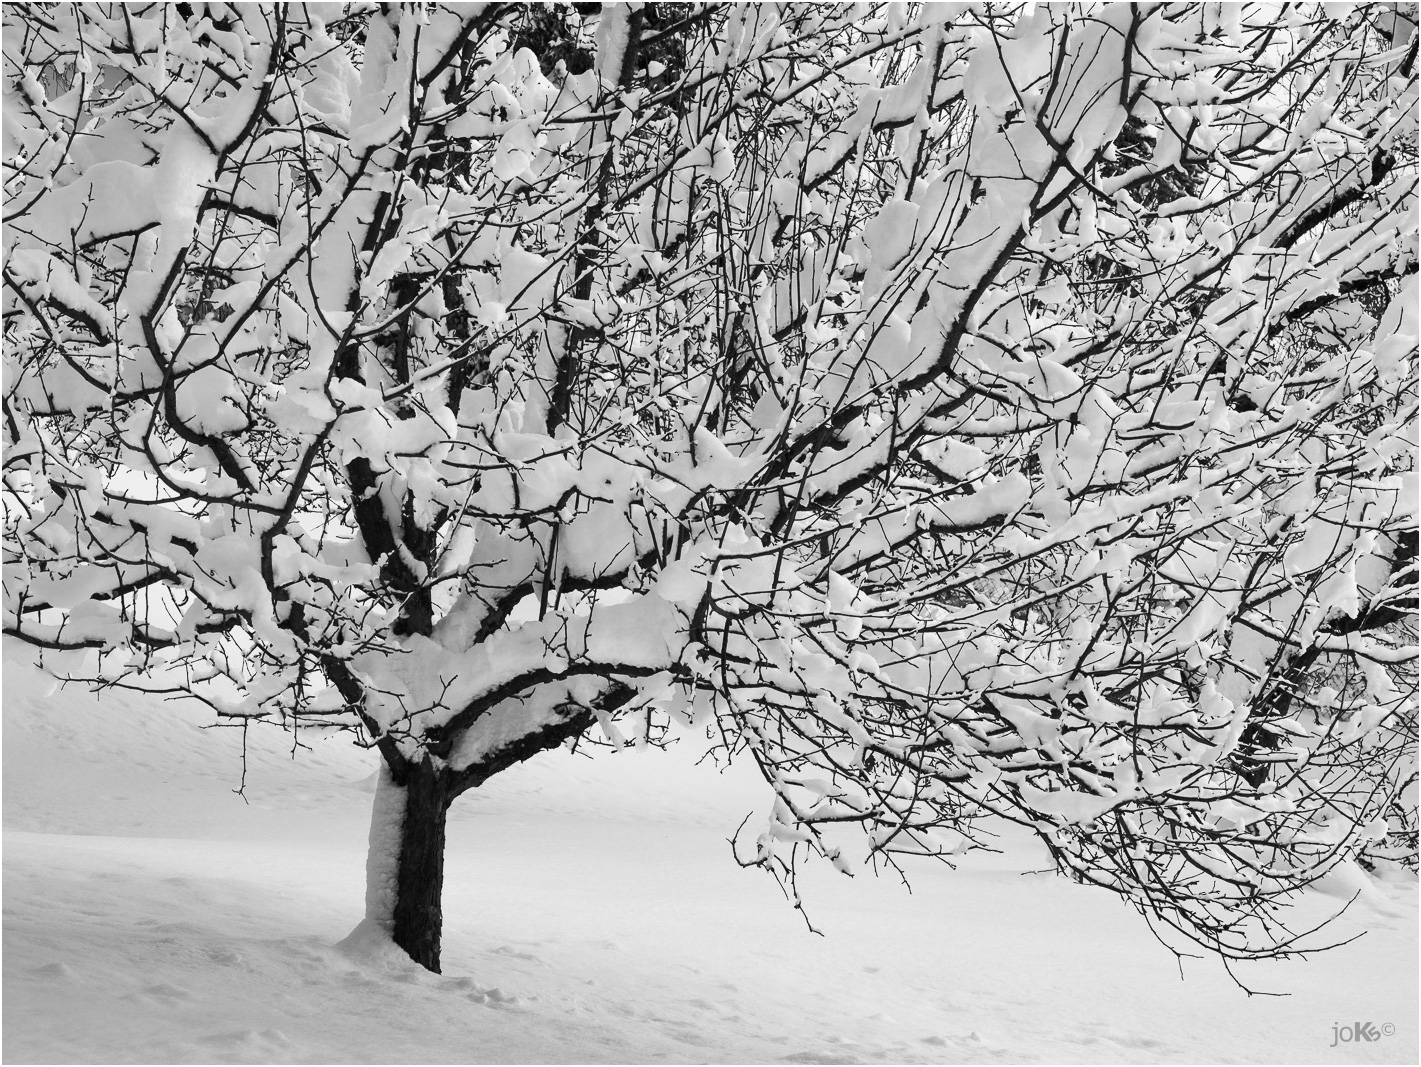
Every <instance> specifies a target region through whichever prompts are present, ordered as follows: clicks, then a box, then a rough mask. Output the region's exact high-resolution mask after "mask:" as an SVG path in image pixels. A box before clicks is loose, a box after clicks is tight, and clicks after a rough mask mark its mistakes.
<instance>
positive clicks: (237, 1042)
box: [198, 1030, 291, 1052]
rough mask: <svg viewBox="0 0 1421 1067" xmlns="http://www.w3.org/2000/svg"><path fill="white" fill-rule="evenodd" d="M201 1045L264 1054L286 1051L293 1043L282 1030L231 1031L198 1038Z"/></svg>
mask: <svg viewBox="0 0 1421 1067" xmlns="http://www.w3.org/2000/svg"><path fill="white" fill-rule="evenodd" d="M198 1041H199V1043H201V1044H203V1045H206V1046H208V1047H209V1048H214V1049H223V1050H227V1051H232V1052H236V1051H245V1050H252V1051H257V1052H264V1051H267V1050H268V1049H284V1048H289V1047H290V1046H291V1041H290V1040H289V1039H288V1038H287V1036H286V1035H285V1034H283V1033H282V1032H281V1031H280V1030H231V1031H228V1032H227V1033H225V1034H208V1035H207V1036H206V1037H200V1038H198Z"/></svg>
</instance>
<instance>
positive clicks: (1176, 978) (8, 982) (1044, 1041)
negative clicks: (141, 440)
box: [3, 643, 1417, 1063]
mask: <svg viewBox="0 0 1421 1067" xmlns="http://www.w3.org/2000/svg"><path fill="white" fill-rule="evenodd" d="M29 658H30V653H29V651H28V650H27V649H24V648H23V647H19V646H16V645H12V644H9V643H7V644H6V648H5V660H4V680H3V685H4V717H5V723H4V818H5V838H4V848H5V874H4V904H5V929H4V1006H5V1013H4V1049H3V1053H4V1059H5V1061H6V1062H8V1063H43V1062H51V1063H52V1062H63V1063H74V1062H100V1063H103V1062H118V1063H169V1062H203V1063H216V1062H240V1063H263V1062H276V1063H341V1062H351V1063H361V1062H368V1063H586V1062H593V1063H598V1062H622V1063H663V1062H665V1063H673V1062H674V1063H685V1062H689V1063H726V1062H730V1063H858V1062H863V1063H915V1062H931V1063H999V1062H1007V1063H1020V1062H1046V1063H1052V1062H1056V1063H1189V1062H1193V1063H1230V1062H1238V1063H1243V1062H1265V1063H1351V1062H1364V1063H1415V1062H1416V1059H1417V1030H1416V1002H1417V952H1416V936H1417V907H1416V886H1415V884H1414V883H1388V884H1378V883H1376V882H1373V881H1370V880H1367V879H1365V876H1361V875H1360V874H1359V873H1357V875H1356V877H1358V878H1361V879H1362V881H1361V882H1359V883H1358V884H1356V885H1354V884H1351V883H1349V882H1348V881H1347V879H1346V878H1339V879H1335V880H1334V881H1335V884H1329V885H1327V886H1324V887H1323V889H1324V890H1326V892H1319V893H1317V894H1315V899H1314V900H1313V901H1311V902H1309V904H1308V905H1306V906H1309V907H1311V906H1312V905H1315V908H1314V909H1313V910H1315V911H1317V912H1321V911H1322V910H1323V909H1324V908H1325V907H1327V906H1330V905H1335V904H1336V902H1337V898H1338V897H1339V896H1342V897H1347V896H1351V895H1352V894H1353V893H1355V892H1357V890H1358V888H1361V889H1362V895H1361V897H1360V898H1359V900H1358V901H1357V903H1356V904H1355V905H1354V906H1353V908H1352V910H1351V911H1350V912H1349V914H1348V916H1347V917H1346V918H1345V919H1344V924H1345V925H1344V926H1343V927H1341V928H1340V932H1342V933H1354V932H1358V931H1362V930H1365V931H1366V933H1365V936H1363V937H1362V938H1361V939H1360V940H1359V941H1357V942H1355V943H1353V944H1351V945H1348V946H1346V947H1343V948H1341V949H1338V950H1337V951H1335V952H1333V953H1329V954H1327V955H1324V956H1321V957H1318V958H1315V959H1313V960H1312V961H1311V962H1305V963H1304V962H1279V963H1268V964H1259V965H1251V966H1246V967H1243V968H1241V969H1240V974H1241V976H1242V977H1243V978H1244V979H1245V981H1247V982H1249V983H1250V984H1252V985H1253V986H1254V987H1255V988H1259V989H1264V990H1269V991H1275V992H1281V991H1289V992H1290V993H1291V994H1292V995H1291V996H1287V997H1253V998H1249V997H1247V996H1246V995H1245V994H1244V993H1243V992H1241V991H1240V990H1239V989H1238V988H1237V987H1236V986H1235V985H1234V984H1233V983H1232V982H1230V980H1229V979H1228V977H1227V976H1226V975H1225V973H1224V971H1223V969H1222V968H1221V967H1220V966H1219V965H1218V964H1217V963H1215V962H1212V961H1203V960H1198V961H1186V962H1185V964H1184V978H1183V980H1181V978H1180V974H1179V971H1178V970H1177V968H1176V966H1175V963H1174V960H1173V958H1172V957H1171V956H1170V955H1169V954H1168V953H1167V952H1165V951H1164V949H1162V948H1161V947H1160V946H1159V945H1158V944H1157V943H1156V942H1155V941H1154V940H1153V939H1152V938H1151V937H1150V935H1149V933H1148V931H1147V930H1146V928H1145V926H1144V924H1143V922H1142V921H1141V920H1140V919H1139V918H1138V917H1137V916H1135V915H1134V914H1133V913H1132V912H1130V911H1129V910H1128V909H1127V908H1126V907H1125V906H1124V905H1122V904H1120V903H1119V902H1118V901H1117V900H1115V899H1114V898H1113V897H1110V896H1109V895H1107V894H1104V893H1102V892H1099V891H1096V890H1091V889H1087V888H1084V887H1081V886H1077V885H1074V884H1072V883H1070V882H1068V881H1066V880H1064V879H1061V878H1059V877H1056V876H1054V875H1049V874H1029V873H1028V874H1024V873H1023V872H1025V871H1030V870H1032V869H1034V868H1042V867H1044V866H1045V865H1046V864H1045V858H1044V854H1043V853H1042V852H1041V851H1040V850H1039V849H1036V848H1034V847H1032V846H1031V845H1030V844H1029V843H1027V842H1023V841H1021V840H1019V839H1016V838H1011V839H1009V842H1008V843H1009V844H1011V845H1012V848H1011V849H1010V850H1009V851H1008V852H1007V853H1006V854H1005V855H1003V856H977V857H971V858H968V859H967V860H966V861H964V862H962V863H961V864H960V865H959V868H958V869H957V870H956V871H951V870H948V869H946V868H940V867H937V866H930V865H929V866H924V867H923V868H922V869H920V870H918V871H917V872H916V874H915V876H914V879H913V882H914V892H913V893H912V895H909V894H908V893H906V892H905V891H904V890H903V889H902V888H901V886H899V885H897V884H896V883H895V882H893V881H891V880H888V879H882V880H878V881H874V880H871V879H868V878H863V877H860V878H857V879H853V880H850V879H846V878H843V877H840V876H838V875H835V874H833V873H832V872H831V871H829V870H828V869H827V867H826V868H825V869H824V870H823V871H818V872H811V877H809V878H807V879H806V881H805V889H806V890H807V892H806V897H807V899H808V901H809V905H810V908H811V912H812V915H813V917H814V919H815V922H816V923H817V924H818V925H819V926H820V927H821V928H822V929H823V930H824V931H825V933H826V934H827V936H826V937H822V938H820V937H815V936H813V935H812V934H810V933H808V932H807V931H806V929H805V927H804V924H803V922H802V921H801V920H800V918H799V916H798V915H796V913H795V912H794V911H793V910H792V909H791V908H790V907H789V906H788V905H787V904H786V903H785V902H784V901H783V899H782V898H781V897H780V896H779V894H778V891H777V889H776V888H775V886H774V884H773V882H772V881H771V880H770V879H768V878H766V877H765V876H764V875H763V874H761V873H759V872H756V871H742V870H740V869H739V868H737V867H736V866H735V864H734V863H733V862H732V861H731V858H730V856H729V854H728V853H729V849H728V847H727V845H726V843H725V838H726V837H728V836H730V834H731V833H732V832H733V831H734V829H735V827H736V825H737V824H738V823H739V822H740V820H741V818H742V817H743V816H744V815H745V814H746V813H747V812H749V811H750V810H751V809H752V808H757V807H761V806H763V804H764V802H765V798H764V796H763V795H762V794H763V792H764V790H763V787H761V788H760V789H757V788H756V785H755V783H754V782H752V781H750V780H748V779H747V778H745V777H744V776H743V775H740V774H728V775H717V774H716V773H715V772H714V770H712V769H710V768H708V767H705V766H699V767H698V766H694V765H693V764H692V762H691V760H690V759H689V758H688V757H687V755H686V754H685V753H684V752H683V753H674V752H673V753H671V754H659V753H656V752H643V753H638V752H632V751H625V752H617V753H611V754H603V755H601V756H599V757H598V758H597V759H595V760H587V759H583V758H581V757H577V756H572V755H569V754H566V753H563V752H558V753H552V754H549V755H547V756H545V757H542V758H540V759H538V760H536V761H534V762H533V763H531V764H525V765H523V766H522V767H519V768H516V769H515V770H513V771H509V772H507V773H506V774H504V775H501V776H500V777H498V778H497V779H495V780H494V781H492V782H491V783H489V785H488V786H486V787H485V788H483V789H480V790H477V791H475V792H472V793H469V794H467V795H465V796H464V797H463V798H461V799H460V800H459V801H457V802H456V803H455V805H454V808H453V809H452V812H451V819H450V848H449V856H448V883H447V885H446V888H445V916H446V926H445V942H444V970H445V973H444V974H443V975H433V974H429V973H426V972H424V971H421V970H420V969H418V968H417V967H415V966H414V965H413V964H411V963H410V962H409V961H408V960H405V959H404V958H403V957H402V956H400V955H399V953H398V952H397V951H395V950H388V951H382V949H381V944H380V942H379V941H378V939H376V938H373V937H370V936H360V935H358V934H357V936H352V937H349V938H348V939H347V935H349V934H351V931H352V929H353V928H354V927H355V926H356V924H357V922H358V921H359V920H360V918H361V916H362V914H363V913H364V907H363V894H364V891H365V878H364V867H365V846H366V840H367V836H368V833H369V816H370V805H371V801H372V799H373V796H374V785H375V762H374V760H373V758H372V757H371V756H370V755H369V754H367V753H363V752H361V751H359V750H357V749H356V748H354V747H353V746H352V745H351V744H350V743H349V741H348V740H346V739H343V738H340V737H333V738H330V739H326V740H318V739H312V740H311V742H310V749H309V750H308V751H303V752H301V753H300V754H299V757H298V758H297V759H296V760H295V761H294V762H293V761H292V760H291V759H290V758H289V754H290V739H289V738H288V737H285V736H283V735H281V734H279V733H277V732H276V731H258V730H254V731H252V732H251V734H250V736H249V737H248V755H249V761H248V774H247V782H246V792H247V797H248V799H249V801H250V803H246V804H244V803H243V801H242V800H241V798H239V797H238V796H236V795H234V794H233V793H232V792H231V790H232V789H233V788H235V787H236V786H238V785H239V784H240V780H241V766H240V760H239V755H240V752H241V745H242V738H241V733H240V731H238V730H207V731H204V730H201V729H199V724H200V723H201V722H203V721H206V720H204V719H203V718H202V716H201V713H196V714H192V713H185V712H184V711H183V710H182V709H181V708H180V707H178V706H177V705H174V704H171V703H163V702H160V701H157V700H154V699H147V698H142V697H137V696H134V695H132V694H121V693H109V694H105V695H104V696H103V697H102V698H101V699H96V698H94V697H93V696H91V695H89V694H87V693H85V692H81V691H75V690H73V689H70V690H59V691H57V692H55V693H53V694H52V695H49V696H45V695H43V694H45V693H46V692H47V691H48V690H49V688H50V684H49V683H48V682H47V680H46V679H44V678H43V677H41V676H39V675H38V674H37V673H36V672H35V671H34V670H33V669H32V668H30V667H29V666H28V665H27V662H28V659H29ZM682 747H683V748H684V747H685V746H684V745H683V746H682ZM1329 894H1331V895H1329ZM367 933H368V932H367ZM342 939H346V940H345V941H344V943H341V942H342ZM385 944H386V945H387V944H388V943H385ZM1359 1021H1360V1022H1363V1023H1366V1022H1371V1023H1374V1024H1376V1025H1377V1026H1378V1027H1381V1026H1382V1025H1383V1024H1390V1025H1391V1026H1392V1027H1394V1028H1395V1029H1394V1032H1393V1033H1391V1034H1389V1035H1384V1036H1381V1037H1379V1038H1378V1039H1377V1040H1375V1041H1371V1042H1365V1043H1360V1044H1359V1043H1356V1042H1352V1043H1347V1044H1338V1045H1336V1047H1333V1042H1334V1040H1335V1037H1334V1024H1339V1025H1341V1026H1350V1025H1352V1024H1354V1023H1356V1022H1359Z"/></svg>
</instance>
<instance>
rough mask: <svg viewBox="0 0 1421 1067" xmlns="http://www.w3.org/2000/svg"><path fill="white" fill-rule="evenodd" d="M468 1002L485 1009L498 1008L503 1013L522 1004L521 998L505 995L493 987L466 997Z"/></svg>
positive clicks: (510, 994)
mask: <svg viewBox="0 0 1421 1067" xmlns="http://www.w3.org/2000/svg"><path fill="white" fill-rule="evenodd" d="M467 999H469V1000H472V1001H473V1002H474V1003H475V1004H482V1005H483V1006H484V1007H486V1008H500V1009H502V1010H504V1011H511V1010H513V1009H514V1008H517V1007H518V1006H519V1005H521V1004H522V1003H523V1000H522V998H520V997H518V996H516V995H514V994H512V993H505V992H504V991H503V990H501V989H499V988H498V987H497V986H494V987H493V988H492V989H480V990H476V991H475V992H473V993H470V994H469V995H468V998H467Z"/></svg>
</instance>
